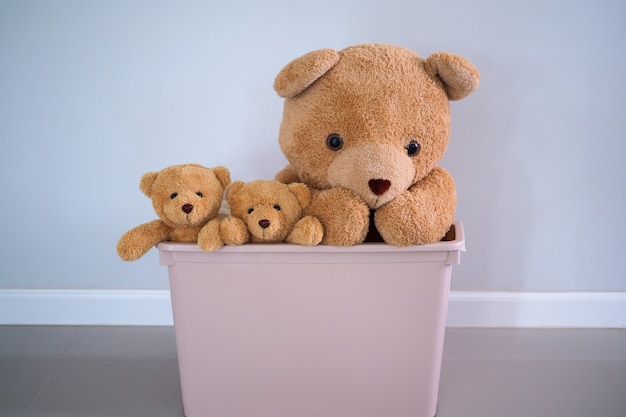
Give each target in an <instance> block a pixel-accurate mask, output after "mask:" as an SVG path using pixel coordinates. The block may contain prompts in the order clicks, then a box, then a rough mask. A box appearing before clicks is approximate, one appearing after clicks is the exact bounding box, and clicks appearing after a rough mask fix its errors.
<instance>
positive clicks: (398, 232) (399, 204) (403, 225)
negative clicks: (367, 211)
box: [374, 193, 451, 246]
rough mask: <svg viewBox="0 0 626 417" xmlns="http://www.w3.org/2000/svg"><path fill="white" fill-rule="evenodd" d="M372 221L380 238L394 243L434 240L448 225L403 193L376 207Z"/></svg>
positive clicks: (434, 213)
mask: <svg viewBox="0 0 626 417" xmlns="http://www.w3.org/2000/svg"><path fill="white" fill-rule="evenodd" d="M374 222H375V224H376V229H378V232H379V233H380V235H381V236H382V238H383V240H384V241H385V242H386V243H388V244H390V245H394V246H410V245H423V244H426V243H433V242H437V241H439V240H440V239H441V238H442V237H443V236H444V235H445V234H446V232H447V231H448V229H449V227H450V224H451V222H450V223H446V221H445V220H444V219H443V218H442V216H440V215H439V214H438V213H437V212H428V211H425V210H420V206H419V205H417V204H415V201H414V199H412V198H411V196H410V195H408V194H407V193H405V194H403V195H401V196H398V197H396V198H395V199H394V200H392V201H391V202H389V203H387V204H386V205H384V206H382V207H381V208H379V209H378V210H377V211H376V214H375V216H374Z"/></svg>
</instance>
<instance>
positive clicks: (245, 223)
mask: <svg viewBox="0 0 626 417" xmlns="http://www.w3.org/2000/svg"><path fill="white" fill-rule="evenodd" d="M310 200H311V193H310V191H309V189H308V187H307V186H306V185H304V184H298V183H293V184H289V185H286V184H283V183H281V182H278V181H264V180H257V181H252V182H249V183H243V182H241V181H235V182H233V183H232V184H231V186H230V187H229V188H228V189H227V191H226V201H227V202H228V204H229V206H230V210H231V216H230V217H227V218H226V219H224V220H223V221H222V223H221V224H220V235H221V237H222V239H223V240H224V243H226V244H227V245H241V244H244V243H247V242H253V243H278V242H287V243H294V244H298V245H305V246H312V245H317V244H318V243H320V241H321V240H322V236H323V234H324V231H323V229H322V225H321V223H320V222H319V220H318V219H316V218H315V217H314V216H310V215H309V216H304V217H303V208H304V207H306V206H307V205H308V203H309V201H310Z"/></svg>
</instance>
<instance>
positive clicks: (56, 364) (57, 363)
mask: <svg viewBox="0 0 626 417" xmlns="http://www.w3.org/2000/svg"><path fill="white" fill-rule="evenodd" d="M79 331H80V328H79V327H77V328H76V329H74V331H73V332H72V336H71V337H70V340H69V342H68V343H67V345H66V346H65V348H64V349H63V352H61V354H60V355H59V356H58V358H57V359H56V360H55V361H54V366H52V369H51V370H50V372H48V376H47V377H46V380H45V381H44V382H43V384H41V388H39V391H37V394H35V397H34V398H33V400H32V401H31V403H30V404H29V405H28V408H27V409H26V411H25V412H24V416H23V417H28V415H29V413H30V410H32V409H33V407H34V406H35V404H36V403H37V400H39V398H40V397H41V394H43V392H44V390H45V389H46V387H47V386H48V384H49V383H50V380H51V379H52V377H53V376H54V375H55V374H56V373H57V372H58V371H59V369H61V367H62V365H63V362H64V359H67V358H68V356H69V353H70V351H71V349H72V347H73V346H74V343H75V342H76V339H77V338H78V332H79Z"/></svg>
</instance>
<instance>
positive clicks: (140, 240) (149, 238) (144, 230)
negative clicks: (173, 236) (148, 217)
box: [117, 220, 171, 261]
mask: <svg viewBox="0 0 626 417" xmlns="http://www.w3.org/2000/svg"><path fill="white" fill-rule="evenodd" d="M170 232H171V228H170V227H169V226H168V225H166V224H165V223H164V222H163V221H161V220H153V221H151V222H148V223H144V224H142V225H140V226H137V227H135V228H133V229H130V230H129V231H127V232H126V233H124V234H123V235H122V237H121V238H120V240H119V241H118V242H117V254H118V255H119V257H120V258H122V259H123V260H124V261H136V260H137V259H139V258H141V257H142V256H143V255H145V254H146V253H147V252H148V251H149V250H150V249H151V248H152V247H153V246H154V245H156V244H157V243H159V242H162V241H164V240H167V239H168V237H169V235H170Z"/></svg>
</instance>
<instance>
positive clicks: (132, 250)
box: [117, 232, 152, 261]
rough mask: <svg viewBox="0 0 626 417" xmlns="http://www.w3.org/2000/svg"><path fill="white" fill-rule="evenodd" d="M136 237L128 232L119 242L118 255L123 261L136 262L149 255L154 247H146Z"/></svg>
mask: <svg viewBox="0 0 626 417" xmlns="http://www.w3.org/2000/svg"><path fill="white" fill-rule="evenodd" d="M136 237H137V236H136V235H135V234H133V233H131V232H127V233H125V234H124V235H123V236H122V237H121V238H120V240H119V241H118V242H117V254H118V256H119V257H120V258H121V259H122V260H123V261H136V260H137V259H139V258H141V257H142V256H143V255H145V254H146V253H148V251H149V250H150V248H151V247H152V245H150V246H149V247H146V245H144V244H143V243H142V242H141V241H140V240H138V239H136Z"/></svg>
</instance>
